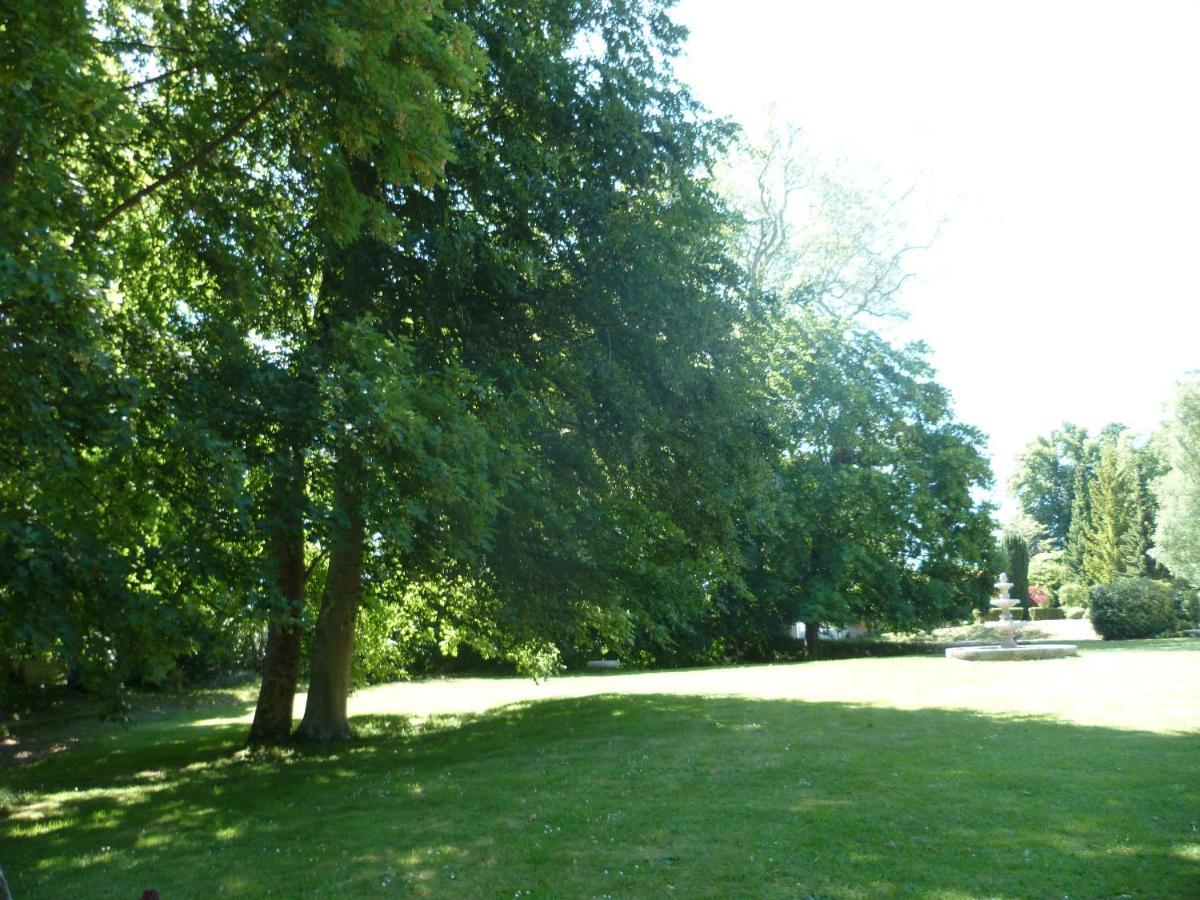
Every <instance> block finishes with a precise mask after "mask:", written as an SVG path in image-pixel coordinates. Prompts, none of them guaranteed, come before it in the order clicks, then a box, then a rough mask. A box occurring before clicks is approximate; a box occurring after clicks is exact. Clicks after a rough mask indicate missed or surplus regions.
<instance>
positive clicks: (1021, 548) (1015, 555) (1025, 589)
mask: <svg viewBox="0 0 1200 900" xmlns="http://www.w3.org/2000/svg"><path fill="white" fill-rule="evenodd" d="M1004 550H1005V553H1006V554H1007V555H1008V565H1009V567H1010V568H1009V571H1008V573H1007V574H1008V576H1009V578H1011V579H1012V584H1013V586H1012V590H1013V593H1011V594H1010V595H1009V596H1011V597H1014V598H1015V599H1017V600H1019V601H1021V608H1022V609H1025V610H1028V609H1029V555H1030V554H1029V540H1028V538H1026V537H1025V535H1022V534H1018V533H1017V532H1015V531H1009V532H1007V533H1006V534H1005V535H1004Z"/></svg>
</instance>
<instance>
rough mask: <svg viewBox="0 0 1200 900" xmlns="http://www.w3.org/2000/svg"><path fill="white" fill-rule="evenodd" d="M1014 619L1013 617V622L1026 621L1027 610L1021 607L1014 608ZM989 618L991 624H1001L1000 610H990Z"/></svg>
mask: <svg viewBox="0 0 1200 900" xmlns="http://www.w3.org/2000/svg"><path fill="white" fill-rule="evenodd" d="M1012 617H1013V621H1016V620H1017V619H1024V618H1025V610H1023V609H1021V607H1019V606H1014V607H1013V608H1012ZM987 618H988V621H989V622H999V621H1000V610H998V609H989V610H988V613H987Z"/></svg>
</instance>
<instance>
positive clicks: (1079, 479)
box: [1011, 422, 1096, 548]
mask: <svg viewBox="0 0 1200 900" xmlns="http://www.w3.org/2000/svg"><path fill="white" fill-rule="evenodd" d="M1095 460H1096V451H1095V449H1094V447H1093V446H1092V445H1091V444H1090V442H1089V439H1088V433H1087V429H1085V428H1080V427H1079V426H1078V425H1072V424H1071V423H1070V422H1065V423H1063V427H1062V428H1061V429H1058V430H1055V431H1052V432H1051V433H1050V435H1049V436H1048V437H1038V438H1036V439H1035V440H1034V441H1032V442H1031V443H1030V444H1029V445H1028V446H1027V447H1026V448H1025V450H1024V451H1022V453H1021V454H1020V456H1018V458H1017V468H1016V471H1015V472H1014V474H1013V477H1012V483H1011V487H1012V490H1013V493H1014V494H1015V495H1016V497H1017V499H1018V501H1020V504H1021V509H1022V511H1023V512H1024V513H1025V514H1026V515H1028V516H1030V517H1031V518H1033V519H1034V520H1036V521H1037V522H1039V523H1041V525H1042V526H1043V527H1044V528H1045V529H1046V534H1047V536H1048V538H1049V540H1050V542H1051V543H1052V544H1053V546H1055V547H1058V548H1062V547H1065V546H1066V545H1067V543H1068V537H1069V533H1070V531H1071V523H1072V521H1074V520H1073V518H1072V513H1073V510H1074V508H1075V505H1076V503H1077V502H1078V500H1077V498H1078V497H1079V493H1078V485H1079V484H1080V483H1086V482H1087V481H1088V479H1089V478H1090V474H1091V471H1092V468H1093V467H1094V464H1095Z"/></svg>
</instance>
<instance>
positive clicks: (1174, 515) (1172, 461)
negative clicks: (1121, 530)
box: [1151, 380, 1200, 584]
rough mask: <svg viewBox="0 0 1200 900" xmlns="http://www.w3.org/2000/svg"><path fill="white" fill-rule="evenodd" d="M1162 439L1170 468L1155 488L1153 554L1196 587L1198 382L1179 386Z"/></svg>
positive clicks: (1199, 543)
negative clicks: (1155, 509) (1155, 510)
mask: <svg viewBox="0 0 1200 900" xmlns="http://www.w3.org/2000/svg"><path fill="white" fill-rule="evenodd" d="M1165 436H1166V455H1167V462H1168V465H1169V468H1168V469H1167V471H1166V474H1164V475H1162V476H1161V477H1160V478H1159V479H1158V480H1157V481H1156V482H1155V484H1154V493H1155V497H1156V498H1157V502H1158V506H1159V514H1158V522H1157V527H1156V529H1155V531H1154V544H1155V547H1154V550H1152V551H1151V552H1152V555H1153V556H1154V557H1155V559H1157V560H1158V561H1159V562H1161V563H1162V564H1163V565H1165V566H1166V567H1167V568H1168V569H1170V570H1171V572H1172V574H1174V575H1176V576H1179V577H1182V578H1186V579H1187V580H1188V581H1190V582H1191V583H1192V584H1200V381H1195V380H1192V381H1186V382H1183V383H1182V384H1181V385H1180V386H1179V388H1178V390H1177V392H1176V395H1175V402H1174V407H1173V410H1172V415H1171V418H1170V419H1169V420H1168V423H1167V426H1166V429H1165Z"/></svg>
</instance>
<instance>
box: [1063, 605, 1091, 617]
mask: <svg viewBox="0 0 1200 900" xmlns="http://www.w3.org/2000/svg"><path fill="white" fill-rule="evenodd" d="M1059 609H1061V610H1062V611H1063V612H1064V613H1066V614H1067V618H1068V619H1082V618H1083V616H1084V613H1086V612H1087V610H1086V609H1084V608H1083V607H1082V606H1060V607H1059Z"/></svg>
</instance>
